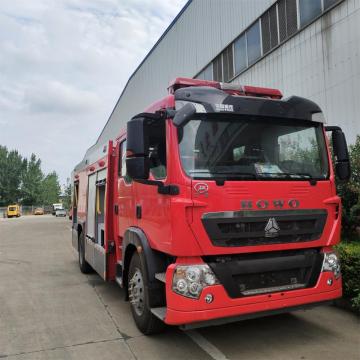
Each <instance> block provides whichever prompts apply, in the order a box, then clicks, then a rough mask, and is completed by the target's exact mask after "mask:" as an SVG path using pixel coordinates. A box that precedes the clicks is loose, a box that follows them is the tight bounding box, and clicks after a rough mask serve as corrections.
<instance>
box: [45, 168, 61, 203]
mask: <svg viewBox="0 0 360 360" xmlns="http://www.w3.org/2000/svg"><path fill="white" fill-rule="evenodd" d="M60 193H61V188H60V184H59V177H58V175H57V173H56V172H55V171H53V172H51V173H50V174H48V175H46V176H45V177H44V179H43V180H42V182H41V204H43V205H51V204H54V203H57V202H59V196H60Z"/></svg>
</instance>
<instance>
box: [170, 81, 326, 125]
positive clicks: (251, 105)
mask: <svg viewBox="0 0 360 360" xmlns="http://www.w3.org/2000/svg"><path fill="white" fill-rule="evenodd" d="M175 102H176V110H179V109H180V108H181V107H182V106H183V105H184V104H186V103H188V102H192V103H194V104H201V105H202V106H201V107H199V106H197V105H196V107H197V108H201V109H202V111H197V112H206V113H228V114H230V113H232V114H237V115H249V116H263V117H277V118H290V119H299V120H309V121H316V122H323V121H321V119H323V117H322V116H314V115H315V114H319V113H321V109H320V107H319V106H318V105H317V104H316V103H314V102H313V101H310V100H308V99H305V98H302V97H298V96H291V97H289V98H286V99H283V100H275V99H269V98H261V97H251V96H236V95H235V96H233V95H229V94H228V93H226V92H225V91H222V90H219V89H215V88H212V87H186V88H181V89H178V90H176V91H175Z"/></svg>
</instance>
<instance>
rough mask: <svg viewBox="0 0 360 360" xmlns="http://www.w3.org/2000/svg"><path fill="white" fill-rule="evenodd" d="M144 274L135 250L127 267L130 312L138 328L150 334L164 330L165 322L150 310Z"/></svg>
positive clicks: (143, 265) (142, 265)
mask: <svg viewBox="0 0 360 360" xmlns="http://www.w3.org/2000/svg"><path fill="white" fill-rule="evenodd" d="M146 276H147V275H146V270H145V264H144V263H143V261H142V259H141V258H140V256H139V254H138V253H136V252H135V253H134V255H133V256H132V258H131V262H130V267H129V284H128V292H129V300H130V306H131V313H132V315H133V318H134V321H135V323H136V326H137V327H138V329H139V330H140V331H141V332H142V333H143V334H145V335H151V334H156V333H159V332H161V331H162V330H164V328H165V324H164V323H163V322H162V321H161V320H159V319H158V318H157V317H156V316H155V315H154V314H153V313H152V312H151V309H150V306H149V304H150V301H149V291H148V286H147V285H148V284H147V280H146Z"/></svg>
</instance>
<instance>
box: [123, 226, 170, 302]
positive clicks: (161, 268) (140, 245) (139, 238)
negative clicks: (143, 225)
mask: <svg viewBox="0 0 360 360" xmlns="http://www.w3.org/2000/svg"><path fill="white" fill-rule="evenodd" d="M139 249H141V250H140V251H139ZM135 251H137V252H138V254H139V255H140V257H141V259H142V260H143V261H144V264H145V268H146V274H145V276H146V282H147V287H148V289H149V292H151V296H150V299H152V304H151V306H159V305H161V304H162V303H163V302H164V301H165V300H164V299H165V293H164V291H163V290H164V284H163V283H161V282H160V281H158V280H156V279H155V274H156V273H161V272H165V271H166V268H167V265H168V261H167V256H166V255H165V254H163V253H160V252H158V251H155V250H153V249H151V247H150V245H149V241H148V239H147V237H146V235H145V233H144V232H143V231H142V230H141V229H139V228H136V227H130V228H129V229H127V230H126V232H125V235H124V241H123V253H122V263H123V272H122V278H123V279H122V280H123V284H124V288H125V291H126V299H128V293H127V284H128V269H129V266H130V261H131V256H132V254H133V253H134V252H135Z"/></svg>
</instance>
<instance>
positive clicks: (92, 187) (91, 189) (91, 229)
mask: <svg viewBox="0 0 360 360" xmlns="http://www.w3.org/2000/svg"><path fill="white" fill-rule="evenodd" d="M95 201H96V173H95V174H92V175H90V176H89V182H88V197H87V217H86V235H87V236H88V237H89V238H91V239H95Z"/></svg>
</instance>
